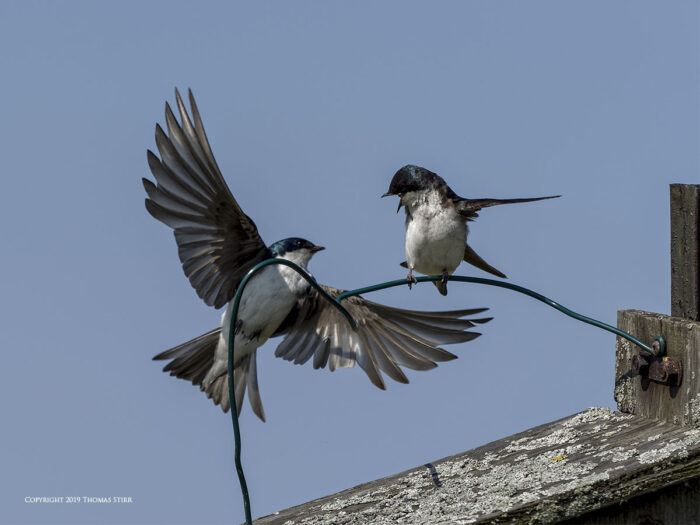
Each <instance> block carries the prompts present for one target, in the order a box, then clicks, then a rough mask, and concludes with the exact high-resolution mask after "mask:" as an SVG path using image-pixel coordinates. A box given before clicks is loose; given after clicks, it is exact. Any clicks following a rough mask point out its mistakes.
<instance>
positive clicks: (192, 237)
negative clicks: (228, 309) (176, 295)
mask: <svg viewBox="0 0 700 525" xmlns="http://www.w3.org/2000/svg"><path fill="white" fill-rule="evenodd" d="M175 98H176V100H177V108H178V111H179V113H180V122H178V121H177V119H176V118H175V115H173V112H172V110H171V109H170V106H169V105H168V103H167V102H166V104H165V122H166V125H167V129H168V133H167V134H166V133H165V132H164V131H163V129H162V128H161V127H160V125H159V124H156V146H157V147H158V153H159V154H160V158H158V156H157V155H156V154H155V153H153V152H152V151H150V150H149V151H148V165H149V167H150V168H151V173H153V176H154V177H155V179H156V184H154V183H153V182H151V181H150V180H148V179H143V185H144V188H145V189H146V193H147V194H148V198H147V199H146V209H147V210H148V211H149V213H150V214H151V215H153V217H155V218H156V219H158V220H159V221H161V222H163V223H165V224H167V225H168V226H170V227H171V228H172V229H173V230H174V233H175V239H176V241H177V247H178V254H179V256H180V261H181V262H182V268H183V270H184V271H185V275H187V277H188V279H189V280H190V283H191V284H192V286H193V287H194V289H195V290H196V291H197V295H198V296H199V297H201V298H202V299H203V300H204V302H205V303H207V304H208V305H209V306H214V307H216V308H220V307H221V306H223V305H225V304H226V303H227V302H229V301H230V300H231V299H232V298H233V295H234V293H235V291H236V288H237V287H238V285H239V283H240V281H241V279H243V277H244V276H245V274H246V273H247V272H248V270H250V269H251V268H252V267H253V266H255V265H256V264H257V263H258V262H260V261H263V260H265V259H267V258H269V257H271V254H270V252H269V250H268V249H267V247H266V246H265V243H263V241H262V239H261V238H260V235H259V234H258V229H257V227H256V226H255V223H254V222H253V221H252V219H251V218H250V217H248V216H247V215H246V214H245V213H243V210H241V208H240V206H239V205H238V203H237V202H236V199H234V197H233V195H232V194H231V191H230V190H229V188H228V186H227V185H226V182H225V181H224V178H223V176H222V175H221V171H220V170H219V166H218V165H217V164H216V160H215V159H214V154H213V153H212V151H211V147H210V146H209V141H208V140H207V136H206V133H205V132H204V126H203V125H202V119H201V117H200V116H199V111H198V110H197V105H196V103H195V101H194V97H193V96H192V91H190V92H189V99H190V107H191V109H192V116H193V119H194V124H193V123H192V119H190V116H189V115H188V113H187V109H186V108H185V105H184V104H183V102H182V98H181V97H180V93H179V92H178V91H177V89H176V90H175Z"/></svg>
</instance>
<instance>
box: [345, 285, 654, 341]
mask: <svg viewBox="0 0 700 525" xmlns="http://www.w3.org/2000/svg"><path fill="white" fill-rule="evenodd" d="M416 280H417V281H418V282H419V283H424V282H428V281H440V280H442V276H441V275H428V276H424V277H417V278H416ZM447 280H448V281H458V282H462V283H477V284H486V285H489V286H498V287H499V288H507V289H508V290H513V291H515V292H519V293H522V294H525V295H528V296H530V297H532V298H534V299H537V300H538V301H542V302H543V303H545V304H548V305H549V306H551V307H552V308H556V309H557V310H559V311H560V312H562V313H563V314H566V315H568V316H569V317H573V318H574V319H576V320H578V321H582V322H584V323H588V324H591V325H593V326H597V327H598V328H602V329H603V330H607V331H608V332H612V333H613V334H616V335H619V336H620V337H624V338H625V339H627V340H628V341H631V342H632V343H634V344H635V345H637V346H638V347H640V348H641V349H643V350H644V351H646V352H649V353H650V354H652V355H655V352H654V350H652V348H651V347H650V346H649V345H647V344H644V343H642V342H641V341H640V340H639V339H637V338H636V337H634V336H632V335H630V334H628V333H627V332H625V331H623V330H620V329H619V328H616V327H614V326H610V325H609V324H606V323H603V322H602V321H598V320H596V319H592V318H590V317H586V316H585V315H581V314H579V313H577V312H574V311H573V310H570V309H569V308H567V307H565V306H562V305H561V304H559V303H557V302H556V301H552V300H551V299H550V298H549V297H545V296H544V295H542V294H539V293H537V292H533V291H532V290H529V289H528V288H524V287H522V286H518V285H517V284H511V283H507V282H505V281H496V280H495V279H483V278H481V277H464V276H461V275H450V276H448V277H447ZM406 283H407V281H406V279H398V280H396V281H388V282H385V283H381V284H375V285H373V286H367V287H365V288H357V289H355V290H350V291H349V292H343V293H341V294H340V295H339V296H338V298H337V301H342V300H343V299H345V298H346V297H351V296H353V295H361V294H364V293H368V292H376V291H377V290H384V289H385V288H392V287H394V286H401V285H405V284H406ZM656 339H657V341H659V343H660V344H661V345H662V348H663V347H664V346H665V342H663V341H662V340H663V338H662V337H657V338H656ZM661 353H663V352H661Z"/></svg>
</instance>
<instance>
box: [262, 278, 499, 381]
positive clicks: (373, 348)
mask: <svg viewBox="0 0 700 525" xmlns="http://www.w3.org/2000/svg"><path fill="white" fill-rule="evenodd" d="M323 288H324V289H325V290H326V291H327V292H328V293H329V294H331V295H332V296H334V297H337V296H338V295H339V294H340V293H342V290H337V289H335V288H330V287H328V286H324V287H323ZM343 306H345V308H347V310H348V311H349V312H350V314H351V315H352V316H353V317H354V318H355V320H356V321H357V322H358V324H359V330H357V331H356V332H355V331H353V330H352V328H351V327H350V325H349V324H348V322H347V320H346V319H345V318H344V317H343V316H342V315H341V314H340V313H339V312H338V310H337V309H336V308H335V307H333V306H332V305H331V304H329V303H328V301H326V300H325V299H323V298H322V297H321V296H320V295H319V293H318V292H317V291H316V290H314V289H313V288H311V289H310V291H309V294H308V296H307V297H306V298H304V299H303V300H300V301H299V304H298V305H297V307H296V308H295V309H294V310H293V311H292V312H291V313H290V315H289V317H288V318H287V319H286V320H285V322H284V323H283V324H282V326H280V328H279V329H278V331H277V333H276V334H275V335H280V334H283V333H286V334H287V336H286V337H285V338H284V340H283V341H282V342H281V343H280V344H279V346H278V347H277V349H276V351H275V355H276V356H277V357H281V358H283V359H286V360H288V361H293V362H294V363H295V364H303V363H306V362H307V361H309V360H310V359H311V358H312V357H313V366H314V368H324V367H325V366H326V365H328V368H329V369H330V370H331V371H333V370H335V369H336V368H343V367H351V366H354V365H355V363H357V364H358V365H360V368H362V369H363V370H364V371H365V373H366V374H367V376H368V377H369V379H370V381H372V383H374V384H375V385H376V386H378V387H379V388H381V389H385V388H386V387H385V385H384V380H383V378H382V374H381V372H383V373H385V374H386V375H388V376H389V377H391V378H392V379H394V380H395V381H398V382H400V383H408V379H407V378H406V375H405V374H404V373H403V371H402V370H401V368H400V367H402V366H403V367H406V368H411V369H413V370H428V369H430V368H435V367H436V366H437V365H436V362H439V361H449V360H452V359H456V358H457V356H456V355H454V354H452V353H450V352H448V351H446V350H443V349H442V348H439V346H440V345H446V344H453V343H462V342H465V341H471V340H472V339H475V338H477V337H479V336H480V335H481V334H480V333H477V332H470V331H468V329H469V328H472V327H474V326H475V325H476V324H482V323H486V322H488V321H490V320H491V319H492V318H491V317H488V318H479V319H463V317H465V316H470V315H475V314H479V313H481V312H484V311H485V310H487V308H476V309H471V310H454V311H446V312H419V311H413V310H403V309H399V308H392V307H389V306H384V305H381V304H377V303H373V302H371V301H367V300H366V299H363V298H361V297H350V298H347V299H345V300H344V301H343Z"/></svg>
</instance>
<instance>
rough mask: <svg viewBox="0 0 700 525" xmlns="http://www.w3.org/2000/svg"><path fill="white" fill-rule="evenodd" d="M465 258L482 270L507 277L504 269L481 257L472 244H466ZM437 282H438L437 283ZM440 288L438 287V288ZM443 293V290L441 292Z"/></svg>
mask: <svg viewBox="0 0 700 525" xmlns="http://www.w3.org/2000/svg"><path fill="white" fill-rule="evenodd" d="M464 260H465V261H466V262H468V263H469V264H471V265H473V266H476V267H477V268H479V269H480V270H484V271H485V272H488V273H491V274H493V275H496V276H498V277H501V278H503V279H505V278H506V274H504V273H503V272H502V271H500V270H497V269H496V268H494V267H493V266H491V265H490V264H489V263H487V262H486V261H485V260H483V259H482V258H481V257H479V254H477V253H476V252H475V251H474V250H472V248H471V246H469V245H468V244H467V245H465V246H464ZM436 284H437V283H436ZM439 289H440V288H439V287H438V290H439ZM440 293H442V292H440ZM446 294H447V291H445V293H444V294H442V295H446Z"/></svg>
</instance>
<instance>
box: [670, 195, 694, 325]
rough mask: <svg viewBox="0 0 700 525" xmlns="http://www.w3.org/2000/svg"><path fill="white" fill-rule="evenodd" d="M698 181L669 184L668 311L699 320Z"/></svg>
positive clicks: (674, 314) (678, 315) (677, 315)
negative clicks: (669, 276)
mask: <svg viewBox="0 0 700 525" xmlns="http://www.w3.org/2000/svg"><path fill="white" fill-rule="evenodd" d="M699 250H700V185H696V184H671V315H672V316H674V317H684V318H686V319H692V320H693V321H700V255H699V254H698V251H699Z"/></svg>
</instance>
